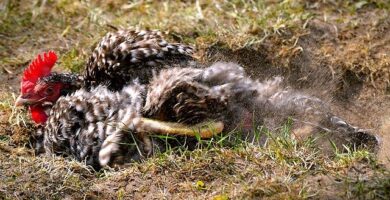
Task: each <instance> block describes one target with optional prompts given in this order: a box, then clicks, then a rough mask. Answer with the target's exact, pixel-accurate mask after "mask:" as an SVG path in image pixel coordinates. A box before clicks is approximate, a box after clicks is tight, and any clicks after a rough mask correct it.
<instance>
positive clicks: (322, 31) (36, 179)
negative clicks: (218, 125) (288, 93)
mask: <svg viewBox="0 0 390 200" xmlns="http://www.w3.org/2000/svg"><path fill="white" fill-rule="evenodd" d="M389 9H390V4H389V3H388V1H386V0H378V1H373V0H370V1H362V0H355V1H334V0H325V1H303V0H296V1H292V0H284V1H272V0H267V1H241V0H240V1H239V0H236V1H223V0H201V1H192V2H189V1H164V2H159V1H141V0H139V1H131V2H128V1H120V0H110V1H97V0H94V1H73V0H60V1H52V0H31V1H23V2H22V1H11V0H5V1H2V2H0V81H1V82H2V85H1V87H0V88H1V91H0V96H1V98H0V129H1V130H0V162H1V165H0V199H3V198H5V199H15V198H17V199H19V198H20V199H30V198H36V199H56V198H67V197H73V198H76V199H79V198H84V197H90V198H102V199H103V198H104V199H106V198H107V199H108V198H109V199H112V198H117V199H127V198H137V199H140V198H149V199H150V198H168V199H171V198H175V199H182V198H187V199H188V198H190V199H192V198H198V199H205V198H206V199H251V198H266V199H304V198H310V197H313V198H361V199H364V198H368V199H373V198H379V199H387V198H388V197H389V196H390V194H389V191H390V188H389V187H390V182H389V180H390V174H389V171H388V170H387V169H386V168H384V167H383V166H382V165H381V164H379V162H378V161H377V160H376V158H375V156H374V155H373V154H371V153H369V152H368V151H366V150H351V149H348V150H345V151H343V152H344V153H341V152H340V150H338V151H336V150H334V153H333V154H332V155H325V154H323V153H322V152H321V151H320V150H319V148H318V147H317V146H315V145H314V141H313V138H311V139H310V138H309V139H307V140H304V141H297V140H295V139H293V138H292V137H291V136H290V132H289V131H288V128H287V129H284V131H283V129H282V131H281V132H280V133H279V134H276V135H277V136H275V137H273V138H270V139H269V141H268V143H267V144H265V145H264V146H258V145H254V144H252V143H248V142H242V141H235V142H233V143H231V142H230V143H227V142H226V143H225V142H224V139H223V138H217V139H215V140H216V141H212V142H210V141H204V145H203V146H202V147H201V148H199V149H197V150H195V151H188V150H185V149H184V150H183V149H174V150H170V151H168V152H165V153H161V154H159V155H157V156H155V157H153V158H151V159H148V160H145V161H144V162H142V163H132V164H129V166H128V167H126V168H125V169H122V170H114V169H107V170H104V171H100V172H93V171H91V169H89V168H88V167H86V166H85V165H83V164H82V163H78V162H76V161H72V160H70V159H65V158H57V157H55V158H45V157H35V156H34V155H33V153H32V152H31V149H29V148H28V135H29V134H28V133H29V132H30V131H32V127H31V124H30V122H29V120H28V117H26V115H25V112H21V110H19V109H15V108H14V107H13V106H12V104H13V101H14V99H15V95H16V94H17V85H18V78H17V76H18V74H20V72H21V71H22V68H24V67H25V66H26V65H27V63H28V62H29V61H30V60H31V59H32V58H33V57H34V56H35V55H36V54H38V53H40V52H42V51H45V50H49V49H53V50H55V51H57V52H58V53H59V55H60V62H59V65H58V67H57V70H71V71H74V72H78V71H80V70H81V69H82V67H83V65H84V63H85V61H86V59H87V57H88V55H89V54H90V52H91V47H93V45H94V44H95V43H96V42H97V41H98V40H99V39H100V38H101V36H102V35H103V34H105V33H106V32H107V31H112V30H113V29H112V27H131V28H149V29H160V30H162V31H165V32H166V33H167V36H168V37H169V39H170V40H172V41H179V42H185V43H191V44H193V45H195V46H197V48H198V49H199V55H198V56H199V57H200V59H202V60H204V61H209V60H215V59H217V58H215V57H209V56H210V55H209V54H210V49H219V50H223V51H221V52H225V53H224V55H223V56H224V58H229V57H234V58H235V59H236V60H238V61H240V62H241V63H243V64H244V65H245V64H246V63H250V64H248V66H249V70H252V71H253V69H250V67H251V66H256V65H261V64H264V63H266V64H267V66H265V67H264V68H261V69H266V70H268V68H272V67H273V66H282V67H284V69H287V73H290V71H289V70H291V71H294V70H295V71H296V70H298V71H299V70H302V71H305V70H306V68H321V67H322V68H324V69H325V70H329V71H331V72H332V73H333V75H335V76H337V75H339V76H343V75H344V73H345V72H346V71H351V72H352V73H353V74H354V75H356V76H359V77H360V78H361V79H362V80H365V81H366V82H367V83H369V85H368V86H367V87H371V86H372V85H373V86H375V87H376V89H375V91H378V93H380V94H385V95H386V94H387V95H388V92H389V91H390V89H389V88H390V86H389V80H390V71H389V69H390V66H389V65H390V64H389V63H390V55H389V52H390V49H389V47H390V25H389V24H390V21H389V20H388V19H389V14H388V13H389ZM226 52H227V53H226ZM242 52H244V53H248V52H250V55H249V56H248V55H245V56H244V55H243V54H242ZM230 53H232V54H234V55H230ZM237 57H238V58H237ZM252 58H256V59H255V60H252ZM258 59H262V60H261V63H253V62H255V61H257V60H258ZM248 66H247V67H248ZM266 70H264V71H265V72H263V71H258V72H256V73H255V74H261V75H264V73H267V71H266ZM299 78H300V79H299V80H301V79H304V78H305V77H299ZM315 78H317V77H315ZM309 84H310V83H309ZM385 105H387V104H385ZM232 134H233V133H232Z"/></svg>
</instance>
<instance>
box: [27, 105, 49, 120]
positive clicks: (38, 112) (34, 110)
mask: <svg viewBox="0 0 390 200" xmlns="http://www.w3.org/2000/svg"><path fill="white" fill-rule="evenodd" d="M30 111H31V118H32V120H33V121H34V122H35V123H37V124H44V123H45V122H46V120H47V115H46V113H45V110H44V109H43V107H42V106H40V105H33V106H30Z"/></svg>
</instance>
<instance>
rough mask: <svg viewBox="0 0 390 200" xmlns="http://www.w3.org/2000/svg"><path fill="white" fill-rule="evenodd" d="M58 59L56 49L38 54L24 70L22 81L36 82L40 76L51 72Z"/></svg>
mask: <svg viewBox="0 0 390 200" xmlns="http://www.w3.org/2000/svg"><path fill="white" fill-rule="evenodd" d="M56 61H57V55H56V54H55V53H54V51H49V52H47V53H43V54H41V55H38V56H37V57H36V58H35V59H34V60H33V61H32V62H31V64H30V65H29V66H28V68H27V69H26V70H24V73H23V78H22V81H28V82H31V83H33V84H35V83H36V82H37V81H38V79H39V78H41V77H45V76H47V75H49V74H50V72H51V69H52V68H53V66H54V64H55V63H56Z"/></svg>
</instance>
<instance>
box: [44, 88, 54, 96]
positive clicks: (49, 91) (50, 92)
mask: <svg viewBox="0 0 390 200" xmlns="http://www.w3.org/2000/svg"><path fill="white" fill-rule="evenodd" d="M53 92H54V90H53V88H52V87H48V88H47V89H46V90H45V93H46V95H51V94H53Z"/></svg>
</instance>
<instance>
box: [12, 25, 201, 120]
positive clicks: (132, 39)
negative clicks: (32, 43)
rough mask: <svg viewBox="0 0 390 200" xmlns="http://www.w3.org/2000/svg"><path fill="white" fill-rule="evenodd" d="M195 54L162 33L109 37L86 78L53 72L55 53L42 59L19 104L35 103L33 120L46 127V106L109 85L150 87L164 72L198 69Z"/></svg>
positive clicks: (31, 73)
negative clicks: (136, 83)
mask: <svg viewBox="0 0 390 200" xmlns="http://www.w3.org/2000/svg"><path fill="white" fill-rule="evenodd" d="M193 51H194V49H193V48H192V47H190V46H188V45H184V44H179V43H168V42H167V41H166V40H164V38H163V37H162V34H161V33H160V32H159V31H133V30H119V31H117V32H113V33H108V34H107V35H106V36H104V37H103V39H102V40H101V41H100V42H99V44H98V45H97V47H96V48H95V50H94V51H93V53H92V55H91V56H90V58H89V60H88V62H87V65H86V68H85V70H84V73H83V75H77V74H72V73H54V72H51V69H52V67H53V66H54V64H55V62H56V60H57V56H56V55H55V53H54V52H48V53H45V54H43V55H41V56H38V58H37V59H35V61H34V62H32V64H31V66H30V67H29V68H28V69H27V71H26V72H25V75H24V77H23V82H22V85H21V95H20V97H19V98H18V100H17V101H16V104H17V105H18V104H20V105H23V104H32V103H33V104H34V105H31V106H30V110H31V112H32V119H33V120H34V121H35V122H36V123H39V124H44V122H45V121H46V118H47V116H46V115H45V112H44V109H43V107H44V106H42V104H45V105H50V104H54V103H55V102H56V101H57V99H58V98H59V97H60V96H63V95H66V94H69V93H71V92H73V91H75V90H77V89H80V88H86V89H89V88H91V87H97V86H100V85H105V86H107V87H108V88H109V89H110V90H116V91H119V90H121V89H122V88H123V87H124V86H126V85H127V84H128V83H131V82H132V81H133V80H134V79H138V81H139V82H140V83H142V84H144V83H147V82H148V80H149V78H150V77H152V74H153V73H157V72H158V71H159V70H161V69H163V68H168V67H174V66H191V65H195V64H196V62H194V61H193V58H192V57H191V55H192V53H193Z"/></svg>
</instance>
